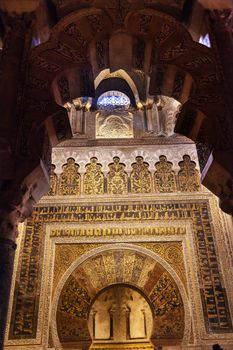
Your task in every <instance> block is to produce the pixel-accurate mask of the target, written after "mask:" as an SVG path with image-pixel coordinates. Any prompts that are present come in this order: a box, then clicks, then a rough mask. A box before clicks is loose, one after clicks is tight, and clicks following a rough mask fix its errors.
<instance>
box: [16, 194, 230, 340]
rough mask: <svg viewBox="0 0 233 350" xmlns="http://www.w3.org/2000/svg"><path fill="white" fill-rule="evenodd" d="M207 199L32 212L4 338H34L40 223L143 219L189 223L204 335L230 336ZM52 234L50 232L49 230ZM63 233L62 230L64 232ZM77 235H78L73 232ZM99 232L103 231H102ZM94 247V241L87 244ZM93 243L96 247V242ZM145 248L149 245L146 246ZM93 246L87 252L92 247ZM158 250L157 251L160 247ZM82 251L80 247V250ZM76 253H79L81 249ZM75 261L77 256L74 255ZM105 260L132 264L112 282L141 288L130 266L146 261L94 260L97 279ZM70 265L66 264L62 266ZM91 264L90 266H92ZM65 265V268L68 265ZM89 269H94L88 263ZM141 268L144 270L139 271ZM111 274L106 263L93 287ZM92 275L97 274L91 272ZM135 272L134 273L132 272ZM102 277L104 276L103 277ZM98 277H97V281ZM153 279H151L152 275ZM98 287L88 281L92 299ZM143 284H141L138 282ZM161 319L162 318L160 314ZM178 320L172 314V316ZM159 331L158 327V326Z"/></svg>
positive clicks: (158, 271)
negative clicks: (133, 283)
mask: <svg viewBox="0 0 233 350" xmlns="http://www.w3.org/2000/svg"><path fill="white" fill-rule="evenodd" d="M208 203H209V202H208V200H207V199H206V200H205V199H202V200H201V199H198V200H197V199H196V200H195V201H192V200H185V201H182V200H179V202H176V201H174V202H171V201H169V202H168V203H166V202H163V203H158V202H156V201H153V202H150V203H136V202H134V203H124V204H119V203H111V204H98V205H91V204H89V205H77V204H56V206H54V205H39V206H37V207H36V208H35V210H34V212H33V216H32V218H31V219H30V220H28V221H27V227H26V234H25V238H24V241H23V242H22V253H21V255H20V259H19V263H18V270H17V273H16V284H15V291H14V305H13V309H12V315H11V323H10V331H9V339H22V338H25V339H33V338H35V337H36V330H37V320H38V305H39V301H40V288H41V276H42V258H43V249H44V247H43V245H44V243H43V242H44V237H45V225H46V223H47V224H51V223H60V222H63V223H64V222H66V224H67V225H69V223H91V224H92V225H94V223H98V222H100V221H102V222H119V221H123V222H141V221H142V220H147V222H148V221H150V220H151V222H154V221H155V220H157V222H158V220H163V221H164V220H168V221H169V220H170V219H172V220H181V219H186V220H189V221H190V222H191V223H192V226H193V232H194V240H195V245H196V251H197V263H198V266H197V268H198V271H199V275H198V278H199V285H200V295H201V298H202V304H203V314H204V318H205V326H206V331H207V332H209V333H226V332H232V322H231V317H230V313H229V307H228V301H227V296H226V291H225V288H224V285H223V282H222V278H221V272H220V268H219V264H218V259H217V255H216V250H215V243H214V239H213V233H212V226H211V217H210V214H209V204H208ZM54 232H55V231H54ZM64 232H66V231H64ZM77 232H78V231H77ZM102 232H103V234H104V231H102ZM94 234H96V237H100V234H101V231H98V230H97V231H96V233H94ZM92 244H93V243H92ZM96 244H98V243H96ZM146 244H149V243H146ZM92 247H93V245H92V246H91V244H90V248H89V249H91V248H92ZM156 249H157V251H162V250H161V249H162V248H161V247H159V245H158V246H157V247H156ZM82 251H83V252H84V251H85V250H84V248H82ZM80 252H81V251H80ZM164 254H167V257H168V258H170V259H171V260H172V259H173V261H174V259H175V256H179V255H177V254H178V253H177V254H175V255H174V256H173V255H172V253H171V252H169V250H168V251H167V253H164ZM75 256H76V257H77V254H76V255H75ZM106 259H108V261H113V260H114V261H115V262H116V263H117V264H118V266H123V265H124V263H123V262H124V261H125V262H126V261H131V266H130V267H128V268H127V270H125V271H123V272H121V271H120V270H119V269H118V270H117V271H118V272H117V273H118V275H117V276H116V280H117V281H121V280H122V279H123V278H124V279H125V278H128V279H130V278H132V277H130V276H134V277H133V278H134V280H135V281H137V282H136V283H138V284H140V283H142V282H140V278H142V279H143V281H145V279H146V277H145V275H143V273H142V275H140V276H139V275H138V272H133V269H134V266H135V268H136V267H138V266H139V267H140V269H142V270H143V269H145V270H146V269H147V268H148V267H146V261H144V262H143V259H141V258H137V262H135V263H134V261H135V257H133V256H132V255H129V256H124V254H122V255H120V254H118V255H114V259H113V258H112V256H108V257H106V258H105V260H104V259H103V260H102V262H101V259H100V260H98V261H96V264H95V276H100V274H99V273H98V271H100V270H99V267H98V266H100V267H101V268H102V267H103V269H104V266H106ZM67 264H69V261H68V262H67ZM92 265H93V264H92ZM67 266H68V265H67ZM93 266H94V265H93ZM93 266H91V265H89V267H88V266H84V265H83V269H84V270H83V272H82V276H84V277H82V283H81V282H80V285H81V286H82V287H83V288H85V287H84V285H83V282H84V281H85V280H86V275H87V276H88V274H89V271H91V270H90V269H93ZM132 266H133V267H132ZM142 266H143V268H142ZM113 270H114V263H112V265H111V263H109V270H108V271H110V272H108V277H104V276H103V277H101V278H102V279H100V277H98V278H99V279H98V281H99V282H98V283H102V285H104V283H109V281H110V280H111V279H112V278H113V277H111V276H113V275H112V274H111V271H113ZM96 271H97V272H96ZM134 271H136V270H134ZM162 273H163V271H162V270H161V268H158V266H157V267H156V266H154V272H153V271H152V274H154V275H157V276H158V275H162ZM106 276H107V275H106ZM96 278H97V277H96ZM154 278H155V277H154ZM98 283H97V282H95V281H94V279H93V284H95V285H93V284H92V291H91V290H90V291H89V295H93V294H91V293H94V291H95V290H96V288H98ZM143 283H145V282H143ZM144 286H145V287H144V288H145V292H146V294H148V293H149V294H150V293H151V291H152V288H153V286H152V285H149V284H148V283H145V284H144ZM161 317H163V316H161ZM174 319H177V316H176V317H175V318H174ZM161 327H162V325H161Z"/></svg>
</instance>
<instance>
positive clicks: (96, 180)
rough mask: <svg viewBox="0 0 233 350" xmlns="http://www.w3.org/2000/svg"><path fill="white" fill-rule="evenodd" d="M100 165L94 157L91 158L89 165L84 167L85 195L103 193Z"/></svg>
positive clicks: (102, 176)
mask: <svg viewBox="0 0 233 350" xmlns="http://www.w3.org/2000/svg"><path fill="white" fill-rule="evenodd" d="M101 168H102V165H101V164H100V163H98V159H97V158H96V157H92V158H91V160H90V163H89V164H87V165H86V173H85V174H84V179H83V186H84V190H83V191H84V193H85V194H103V193H104V174H103V173H102V171H101Z"/></svg>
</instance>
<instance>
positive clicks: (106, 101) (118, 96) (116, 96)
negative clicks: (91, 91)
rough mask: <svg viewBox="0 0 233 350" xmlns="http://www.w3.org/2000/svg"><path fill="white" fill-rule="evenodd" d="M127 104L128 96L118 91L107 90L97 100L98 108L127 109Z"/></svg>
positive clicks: (128, 104) (128, 103)
mask: <svg viewBox="0 0 233 350" xmlns="http://www.w3.org/2000/svg"><path fill="white" fill-rule="evenodd" d="M129 106H130V99H129V97H128V96H127V95H125V94H124V93H122V92H120V91H107V92H105V93H104V94H102V95H101V96H100V97H99V98H98V100H97V107H98V109H100V110H116V109H118V110H119V109H120V110H127V109H128V108H129Z"/></svg>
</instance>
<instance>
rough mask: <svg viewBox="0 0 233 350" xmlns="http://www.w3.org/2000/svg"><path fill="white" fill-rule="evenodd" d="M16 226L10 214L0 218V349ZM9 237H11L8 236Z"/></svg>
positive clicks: (8, 293)
mask: <svg viewBox="0 0 233 350" xmlns="http://www.w3.org/2000/svg"><path fill="white" fill-rule="evenodd" d="M14 230H16V232H17V229H16V226H15V223H14V221H12V218H11V217H10V214H6V216H5V218H1V219H0V291H1V295H0V349H1V350H2V349H3V343H4V336H5V329H6V321H7V312H8V303H9V297H10V290H11V280H12V273H13V267H14V257H15V249H16V243H15V240H13V239H12V236H14V235H15V233H13V231H14ZM8 237H11V238H8Z"/></svg>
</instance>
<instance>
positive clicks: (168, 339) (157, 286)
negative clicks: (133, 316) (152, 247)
mask: <svg viewBox="0 0 233 350" xmlns="http://www.w3.org/2000/svg"><path fill="white" fill-rule="evenodd" d="M116 284H126V285H129V286H131V287H133V288H136V289H137V290H140V291H141V293H142V294H143V295H145V297H146V298H147V300H148V301H149V303H150V305H151V306H152V309H153V329H152V335H151V341H152V342H153V343H156V344H157V343H158V342H160V343H163V344H166V343H169V344H170V343H173V344H178V345H179V344H181V343H185V342H187V336H188V334H189V330H190V310H189V303H188V299H187V295H186V291H185V288H184V286H183V284H182V282H181V280H180V279H179V277H178V276H177V274H176V273H175V272H174V270H173V268H172V267H171V266H170V265H169V264H168V263H166V262H165V261H164V260H163V259H162V258H161V257H159V256H158V255H157V254H155V253H152V252H150V251H148V250H147V249H144V248H138V247H136V246H134V245H130V244H118V247H116V246H114V245H108V246H105V247H101V248H97V249H95V250H93V251H91V252H89V253H87V254H85V255H84V256H82V258H80V259H79V260H77V261H76V262H74V263H73V264H72V265H71V266H70V267H69V268H68V270H67V271H66V272H65V274H64V275H63V278H62V280H61V281H60V283H59V285H58V288H57V290H56V293H55V296H54V300H53V306H52V313H51V315H52V318H51V329H52V337H53V341H54V345H55V346H56V348H58V349H65V348H67V347H68V346H69V345H70V344H71V343H72V344H76V346H80V344H83V345H85V346H87V347H88V346H90V344H91V342H92V339H91V335H90V332H89V329H88V318H89V314H90V311H91V306H92V304H93V301H94V300H95V299H96V296H97V295H98V294H99V293H100V292H101V291H102V290H104V289H105V288H107V287H109V286H112V285H116Z"/></svg>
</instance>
